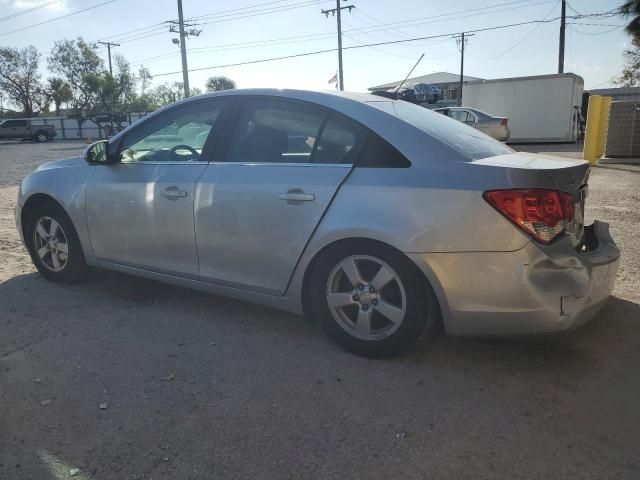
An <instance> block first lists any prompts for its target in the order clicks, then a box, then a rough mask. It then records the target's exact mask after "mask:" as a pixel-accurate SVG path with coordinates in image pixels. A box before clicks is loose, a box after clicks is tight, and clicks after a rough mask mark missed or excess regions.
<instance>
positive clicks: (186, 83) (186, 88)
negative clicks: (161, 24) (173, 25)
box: [178, 0, 189, 98]
mask: <svg viewBox="0 0 640 480" xmlns="http://www.w3.org/2000/svg"><path fill="white" fill-rule="evenodd" d="M178 22H179V23H180V53H181V54H182V82H183V84H184V98H187V97H188V96H189V68H188V67H187V46H186V44H185V42H184V39H185V36H184V18H183V16H182V0H178Z"/></svg>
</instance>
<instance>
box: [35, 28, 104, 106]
mask: <svg viewBox="0 0 640 480" xmlns="http://www.w3.org/2000/svg"><path fill="white" fill-rule="evenodd" d="M97 50H98V48H97V46H96V45H95V44H91V43H88V42H86V41H84V40H83V39H82V37H78V38H77V39H76V40H60V41H58V42H56V43H55V44H54V47H53V49H52V50H51V53H50V55H49V57H48V58H47V63H48V66H49V70H50V71H51V72H53V73H56V74H58V75H60V76H61V77H63V78H64V79H65V80H66V81H67V82H68V83H69V85H70V87H71V95H72V98H71V100H70V101H69V104H70V105H71V108H72V109H73V111H74V113H75V114H76V115H78V116H84V115H85V114H86V113H87V111H89V110H91V109H92V108H93V106H94V104H95V102H96V101H97V98H98V92H97V90H96V89H97V86H98V84H99V82H98V81H97V78H98V77H100V76H101V75H102V74H103V72H104V62H103V61H102V59H101V58H100V57H99V56H98V53H97Z"/></svg>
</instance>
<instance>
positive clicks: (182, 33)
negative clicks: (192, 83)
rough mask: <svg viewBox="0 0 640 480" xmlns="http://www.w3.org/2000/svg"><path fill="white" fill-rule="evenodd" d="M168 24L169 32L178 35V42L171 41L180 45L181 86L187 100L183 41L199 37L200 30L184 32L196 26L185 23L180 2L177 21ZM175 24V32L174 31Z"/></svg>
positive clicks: (186, 75)
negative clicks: (190, 37) (186, 28)
mask: <svg viewBox="0 0 640 480" xmlns="http://www.w3.org/2000/svg"><path fill="white" fill-rule="evenodd" d="M166 23H169V24H170V27H169V31H170V32H173V33H176V31H177V32H178V33H179V34H180V40H179V41H176V40H175V39H174V40H173V43H179V44H180V54H181V56H182V84H183V86H184V97H185V98H187V97H188V96H189V91H190V88H189V67H188V66H187V44H186V42H185V40H186V39H187V38H188V37H189V36H191V35H193V36H195V37H197V36H199V35H200V33H202V30H195V29H191V30H188V31H187V30H185V27H194V26H196V25H195V24H194V23H185V22H184V16H183V15H182V0H178V21H177V22H176V21H175V20H171V21H169V22H166ZM176 24H177V30H176Z"/></svg>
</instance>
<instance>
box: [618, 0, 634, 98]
mask: <svg viewBox="0 0 640 480" xmlns="http://www.w3.org/2000/svg"><path fill="white" fill-rule="evenodd" d="M619 12H620V15H622V16H623V17H625V18H627V19H629V18H630V19H631V20H630V21H629V23H628V24H627V26H626V27H625V31H626V32H627V33H628V34H629V35H630V36H631V47H630V48H628V49H626V50H625V51H624V56H625V58H626V63H625V66H624V68H623V69H622V73H621V74H620V76H618V77H617V78H615V80H614V83H616V84H618V85H621V86H623V87H634V86H637V85H639V84H640V0H629V1H626V2H624V3H623V4H622V6H621V7H620V9H619Z"/></svg>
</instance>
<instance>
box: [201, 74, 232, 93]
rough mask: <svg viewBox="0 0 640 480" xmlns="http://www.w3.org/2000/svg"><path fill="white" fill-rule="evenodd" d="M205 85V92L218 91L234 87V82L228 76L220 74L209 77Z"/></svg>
mask: <svg viewBox="0 0 640 480" xmlns="http://www.w3.org/2000/svg"><path fill="white" fill-rule="evenodd" d="M205 86H206V87H207V92H219V91H221V90H233V89H234V88H236V82H234V81H233V80H231V79H230V78H229V77H225V76H222V75H221V76H218V77H211V78H209V80H207V83H206V84H205Z"/></svg>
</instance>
